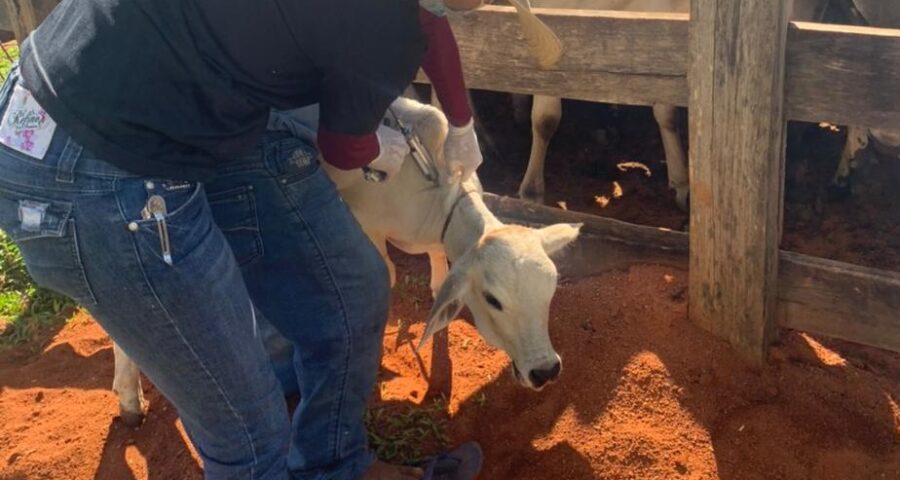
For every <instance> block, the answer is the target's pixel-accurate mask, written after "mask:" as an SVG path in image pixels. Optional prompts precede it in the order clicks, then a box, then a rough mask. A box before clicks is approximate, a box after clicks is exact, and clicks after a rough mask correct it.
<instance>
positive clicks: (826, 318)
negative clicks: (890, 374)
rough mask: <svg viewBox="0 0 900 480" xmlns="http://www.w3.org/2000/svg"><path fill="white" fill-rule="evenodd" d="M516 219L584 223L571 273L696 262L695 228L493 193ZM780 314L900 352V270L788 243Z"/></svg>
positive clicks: (799, 326)
mask: <svg viewBox="0 0 900 480" xmlns="http://www.w3.org/2000/svg"><path fill="white" fill-rule="evenodd" d="M485 202H486V203H487V205H488V208H490V209H491V211H493V212H494V214H495V215H497V216H498V217H500V218H501V219H503V220H505V221H508V222H510V223H519V224H526V225H550V224H552V223H560V222H570V223H583V224H584V227H582V237H581V238H580V240H579V241H578V242H577V244H576V245H575V247H574V250H572V251H570V252H568V253H566V256H565V259H564V261H563V262H560V263H561V265H560V268H561V270H562V271H563V272H564V274H566V275H568V276H571V277H585V276H591V275H597V274H600V273H603V272H606V271H609V270H611V269H619V268H627V267H628V266H629V265H634V264H657V265H667V266H671V267H674V268H678V269H681V270H687V269H688V250H687V248H688V235H687V234H685V233H683V232H675V231H671V230H666V229H660V228H653V227H645V226H640V225H633V224H630V223H625V222H620V221H618V220H614V219H610V218H604V217H598V216H595V215H588V214H584V213H577V212H571V211H564V210H560V209H557V208H551V207H546V206H539V205H535V204H532V203H526V202H523V201H521V200H518V199H513V198H508V197H498V196H496V195H491V194H486V195H485ZM777 285H778V295H777V300H778V307H777V319H778V320H777V322H778V325H779V326H781V327H784V328H792V329H796V330H802V331H805V332H809V333H813V334H818V335H826V336H830V337H835V338H841V339H844V340H849V341H852V342H857V343H861V344H864V345H871V346H875V347H879V348H884V349H887V350H892V351H895V352H900V273H896V272H887V271H883V270H876V269H871V268H866V267H859V266H856V265H851V264H848V263H843V262H837V261H834V260H826V259H821V258H815V257H810V256H807V255H801V254H798V253H793V252H787V251H784V250H782V251H780V252H779V267H778V282H777Z"/></svg>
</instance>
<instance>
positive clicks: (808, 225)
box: [0, 95, 900, 480]
mask: <svg viewBox="0 0 900 480" xmlns="http://www.w3.org/2000/svg"><path fill="white" fill-rule="evenodd" d="M475 99H476V102H478V103H479V104H486V105H488V106H489V107H491V108H492V109H493V110H492V111H493V112H494V115H493V116H492V117H491V118H489V120H490V125H491V129H492V130H491V131H489V132H486V133H487V135H483V137H482V138H483V139H484V142H485V143H486V144H487V145H486V146H487V148H488V155H487V159H486V163H485V167H484V173H483V177H484V179H485V183H486V185H487V186H488V189H489V190H492V191H498V192H501V193H512V192H514V191H515V189H516V186H517V184H518V181H519V176H520V174H521V172H522V171H523V170H524V168H523V167H524V162H525V159H527V151H528V135H527V129H524V130H523V129H522V127H516V126H514V125H513V123H512V121H511V115H510V114H509V111H508V110H504V109H503V108H502V103H501V102H502V101H503V100H502V98H501V97H497V96H495V97H485V96H484V95H476V97H475ZM570 107H571V108H570ZM565 108H566V109H567V110H566V112H567V116H566V117H565V118H564V120H563V124H562V125H561V128H560V137H559V139H557V141H556V142H555V143H554V146H553V147H552V148H551V155H550V160H549V162H548V165H549V167H548V196H547V199H548V203H550V204H556V202H557V201H566V202H567V206H568V207H569V208H572V209H579V210H584V211H588V212H591V213H596V214H601V215H611V216H615V217H617V218H621V219H624V220H628V221H632V222H637V223H646V224H652V225H659V226H666V227H670V228H680V227H681V226H683V224H684V222H685V219H686V216H685V215H684V214H683V213H681V212H679V211H678V210H676V209H675V208H674V206H673V204H672V202H671V201H670V198H671V197H670V196H669V194H668V192H667V188H666V185H665V180H664V174H663V172H664V165H663V164H662V163H661V161H660V158H661V148H660V147H659V140H658V137H657V136H656V135H655V134H653V133H652V132H654V131H655V130H654V129H655V126H654V125H653V123H652V121H653V120H652V115H650V114H649V110H646V109H608V108H607V107H593V106H584V105H581V104H572V105H570V104H568V103H567V105H566V107H565ZM598 112H599V114H600V115H598ZM493 117H496V118H493ZM482 120H484V117H482ZM599 130H602V131H603V132H604V136H605V137H606V138H607V139H611V140H610V141H609V144H608V146H603V145H604V144H603V143H602V142H600V141H599V140H598V139H597V137H598V135H596V134H594V133H591V132H596V131H599ZM648 138H649V140H648ZM498 139H499V140H498ZM839 140H840V138H839V137H836V136H835V135H833V134H823V133H821V132H815V133H813V138H812V140H810V142H808V143H810V144H812V145H814V146H815V148H811V149H807V150H805V151H803V152H801V154H799V156H800V157H803V158H807V159H806V160H804V159H803V158H801V160H800V161H797V160H796V159H795V160H794V161H793V162H792V163H789V165H788V167H789V170H790V171H792V172H794V173H797V172H801V173H802V172H803V171H807V172H810V171H812V172H813V173H816V174H817V177H824V178H827V177H828V176H829V175H830V172H831V167H830V166H828V165H827V163H828V162H826V161H823V160H816V161H818V162H819V163H815V162H814V161H811V160H809V159H808V158H814V159H821V158H824V157H822V156H820V155H819V153H821V152H822V151H824V152H832V153H833V151H834V149H835V145H838V144H839ZM838 148H839V147H838ZM501 151H502V152H504V154H503V155H502V156H501V155H499V154H497V152H501ZM809 151H813V153H808V152H809ZM491 152H494V153H493V154H492V153H491ZM816 152H818V153H816ZM829 155H830V154H829ZM825 156H826V157H827V155H825ZM829 158H830V157H829ZM622 161H640V162H644V163H646V164H647V166H648V167H649V168H650V169H651V171H652V172H653V176H652V177H650V178H647V177H644V176H643V175H642V174H640V173H637V172H635V171H631V172H625V173H623V172H619V171H618V170H617V169H616V168H615V164H616V163H617V162H622ZM810 165H815V166H816V168H815V169H813V168H811V167H810ZM877 168H879V169H882V170H878V169H876V170H874V171H875V173H874V174H869V175H870V177H869V178H876V179H882V180H883V182H882V183H881V184H879V183H877V182H874V183H862V187H861V188H860V189H859V192H860V193H859V194H857V195H855V196H854V198H853V199H851V200H849V201H846V202H843V203H831V202H829V203H822V202H821V201H820V200H816V195H815V193H816V192H817V191H819V189H820V187H819V186H816V185H815V183H814V182H813V186H812V187H809V186H808V185H807V184H806V183H804V182H795V183H793V184H791V185H789V186H788V187H789V189H788V200H787V203H786V224H785V242H784V243H785V247H786V248H789V249H793V250H797V251H802V252H804V253H812V254H816V255H820V256H825V257H828V258H835V259H840V260H844V261H851V262H854V263H859V264H864V265H874V266H878V267H881V268H891V269H895V270H900V252H898V251H900V244H898V243H897V242H898V241H897V239H898V238H900V218H898V215H900V209H897V208H896V206H897V205H900V200H898V199H897V197H898V194H900V189H897V188H896V185H897V183H896V180H897V179H898V178H900V177H898V176H895V174H894V173H890V172H889V173H884V172H885V171H884V169H888V168H893V167H891V166H890V165H887V164H884V163H882V164H880V165H878V166H877ZM823 172H824V173H823ZM891 172H892V170H891ZM808 176H809V175H807V177H808ZM813 176H816V175H813ZM801 177H802V176H801ZM613 182H618V183H619V185H620V186H621V187H622V190H623V193H624V195H623V196H622V197H621V198H619V199H613V200H612V201H611V203H610V204H609V205H608V206H607V207H606V208H600V207H599V206H597V205H596V204H595V203H594V201H593V198H594V195H609V194H610V193H611V192H612V188H613ZM891 182H893V183H891ZM884 185H887V186H884ZM809 192H813V193H809ZM399 267H400V273H401V285H402V286H401V287H400V288H398V289H397V291H396V292H395V293H396V294H395V297H394V305H393V311H392V314H391V322H390V324H389V326H388V334H387V335H386V337H385V342H384V345H385V358H384V362H383V366H382V372H381V382H382V383H381V386H380V388H379V390H378V395H377V396H378V398H377V399H375V400H373V405H380V406H386V407H387V408H396V409H405V408H408V407H409V406H414V405H422V404H423V403H426V402H430V401H431V400H430V399H431V398H434V397H435V396H438V395H440V394H445V395H447V397H448V399H449V402H448V406H447V412H446V413H447V415H448V416H449V421H448V423H447V428H448V433H449V436H450V440H451V443H458V442H462V441H465V440H469V439H476V440H478V441H479V442H481V444H482V446H483V447H484V449H485V454H486V464H485V470H484V472H483V474H482V476H481V478H482V479H486V480H527V479H542V480H550V479H552V480H580V479H594V478H596V479H672V478H685V479H725V480H744V479H841V480H844V479H860V480H863V479H865V480H869V479H881V478H885V479H897V478H900V407H898V398H900V355H895V354H891V353H887V352H884V351H880V350H876V349H870V348H866V347H862V346H859V345H852V344H848V343H844V342H837V341H825V340H822V339H817V338H812V337H809V336H806V335H803V334H799V333H796V332H784V333H783V334H782V336H781V338H780V341H779V344H778V345H777V346H776V347H775V348H774V350H773V352H772V355H771V358H770V361H769V363H768V365H766V366H765V367H764V368H762V369H760V370H754V369H751V368H748V367H747V366H745V365H744V364H743V363H742V362H741V361H740V360H739V359H738V358H736V357H735V355H734V354H733V353H732V352H731V351H730V350H729V349H728V348H727V347H726V346H725V345H723V344H722V343H721V342H719V341H718V340H716V339H714V338H713V337H711V336H709V335H707V334H706V333H704V332H703V331H701V330H699V329H698V328H696V327H695V326H693V325H692V324H691V323H689V322H688V321H687V320H686V304H685V293H686V292H685V290H686V286H685V275H684V272H680V271H674V270H670V269H667V268H663V267H653V266H636V267H633V268H631V269H629V270H627V271H617V272H610V273H608V274H605V275H602V276H598V277H595V278H590V279H581V280H577V281H572V280H568V281H566V282H564V283H563V284H562V285H561V286H560V289H559V291H558V293H557V296H556V298H555V300H554V304H553V309H552V312H551V316H552V318H551V330H552V337H553V341H554V344H555V346H556V348H557V350H558V352H559V353H560V355H561V356H562V357H563V362H564V370H563V374H562V378H561V380H560V382H559V383H558V384H556V385H552V386H550V387H548V388H547V389H545V390H544V391H543V392H539V393H536V392H531V391H527V390H525V389H523V388H521V387H519V386H518V385H517V384H516V383H515V382H514V380H513V379H512V376H511V375H510V374H509V371H508V360H507V358H506V356H505V355H504V354H503V353H502V352H498V351H495V350H493V349H491V348H489V347H487V346H486V345H484V343H483V342H482V341H481V340H480V339H479V337H478V335H477V332H475V330H474V329H473V328H472V327H471V326H469V324H467V323H465V322H463V321H457V322H455V323H454V324H453V325H452V326H451V328H450V333H449V336H443V337H439V338H438V341H437V342H436V344H435V345H436V346H437V347H436V348H437V350H436V352H437V353H436V354H435V358H434V361H433V362H432V348H431V346H429V347H426V348H425V349H423V352H422V353H421V355H422V356H421V358H420V357H417V356H416V355H415V353H414V351H413V348H412V346H413V345H414V344H415V342H416V340H417V338H418V336H419V335H420V334H421V332H422V323H421V322H422V321H423V320H424V317H425V315H426V314H427V311H428V308H429V306H430V299H429V298H430V295H429V292H428V290H427V280H426V279H427V263H425V262H423V260H422V259H413V258H409V257H406V258H403V259H401V261H400V264H399ZM46 338H47V340H46V341H45V342H37V343H34V344H32V345H28V346H25V347H22V348H18V349H16V350H11V351H6V352H2V353H0V480H24V479H29V480H30V479H67V480H68V479H92V478H94V479H104V480H105V479H114V480H119V479H126V480H127V479H134V480H145V479H149V480H168V479H199V478H201V470H200V466H199V464H198V461H197V457H196V455H194V454H193V453H192V451H191V450H190V448H189V447H188V446H187V442H186V439H185V435H184V433H183V430H182V429H181V428H180V425H179V422H178V420H177V418H176V415H175V413H174V411H173V409H172V408H171V407H170V406H169V405H168V404H167V403H166V401H165V400H164V399H162V398H161V397H160V396H159V394H158V393H157V392H156V391H155V390H154V389H153V387H152V386H151V385H149V384H148V383H145V389H146V392H145V393H146V395H147V397H148V400H149V401H150V405H151V409H150V412H149V417H148V419H147V421H146V422H145V424H144V425H143V426H142V427H141V428H139V429H137V430H133V429H130V428H127V427H125V426H124V425H123V424H122V423H120V422H119V421H118V420H117V419H116V413H117V406H116V400H115V397H114V395H113V394H112V393H111V392H110V390H109V387H110V385H111V383H112V371H113V355H112V350H111V348H110V343H109V341H108V339H107V338H106V336H105V335H104V333H103V331H102V330H101V329H100V328H99V327H98V326H97V325H96V324H94V323H93V322H92V321H91V320H90V318H88V317H86V316H84V315H79V316H76V318H75V319H74V320H73V321H71V322H69V323H68V324H67V325H66V326H65V327H63V328H61V330H59V331H58V332H51V333H50V334H48V337H46ZM448 339H449V340H448ZM432 364H433V367H434V368H432Z"/></svg>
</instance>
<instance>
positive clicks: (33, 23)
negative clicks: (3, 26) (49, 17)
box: [3, 0, 38, 44]
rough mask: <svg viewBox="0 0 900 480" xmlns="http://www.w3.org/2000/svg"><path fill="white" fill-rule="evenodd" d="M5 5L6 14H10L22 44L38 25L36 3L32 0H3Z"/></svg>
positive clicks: (14, 29) (11, 22)
mask: <svg viewBox="0 0 900 480" xmlns="http://www.w3.org/2000/svg"><path fill="white" fill-rule="evenodd" d="M3 6H4V8H5V9H6V15H8V16H9V23H10V25H11V26H12V30H13V33H14V34H15V35H16V41H17V42H19V43H20V44H21V43H22V41H24V40H25V37H27V36H28V34H29V33H31V31H32V30H34V29H35V28H37V26H38V17H37V14H36V13H35V9H34V4H33V3H32V1H31V0H3Z"/></svg>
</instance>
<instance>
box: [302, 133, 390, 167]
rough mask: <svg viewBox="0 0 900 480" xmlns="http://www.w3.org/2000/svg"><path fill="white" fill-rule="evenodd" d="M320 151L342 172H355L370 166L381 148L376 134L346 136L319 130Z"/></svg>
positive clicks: (323, 156)
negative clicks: (357, 169) (354, 170)
mask: <svg viewBox="0 0 900 480" xmlns="http://www.w3.org/2000/svg"><path fill="white" fill-rule="evenodd" d="M317 137H318V138H317V141H318V144H319V151H320V152H321V153H322V158H324V159H325V161H326V162H328V163H330V164H332V165H334V166H335V167H337V168H340V169H341V170H353V169H356V168H362V167H364V166H366V165H368V164H369V163H370V162H371V161H372V160H375V158H377V157H378V154H379V153H380V152H381V148H380V147H379V145H378V137H377V136H376V135H375V134H374V133H370V134H368V135H345V134H342V133H334V132H330V131H328V130H327V129H325V128H321V127H320V128H319V132H318V134H317Z"/></svg>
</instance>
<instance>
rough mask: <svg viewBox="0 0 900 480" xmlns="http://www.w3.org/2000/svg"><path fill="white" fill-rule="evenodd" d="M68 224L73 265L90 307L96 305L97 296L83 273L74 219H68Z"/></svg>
mask: <svg viewBox="0 0 900 480" xmlns="http://www.w3.org/2000/svg"><path fill="white" fill-rule="evenodd" d="M69 222H71V226H72V255H73V256H74V257H75V264H76V265H78V273H79V275H80V276H81V281H82V283H84V288H85V290H86V291H87V294H88V296H89V297H90V301H91V305H96V304H97V296H96V295H94V289H93V288H92V287H91V283H90V282H88V279H87V274H86V273H85V271H84V262H83V261H82V260H81V249H79V248H78V228H77V226H76V222H75V219H74V218H70V219H69ZM86 306H88V305H86Z"/></svg>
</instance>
